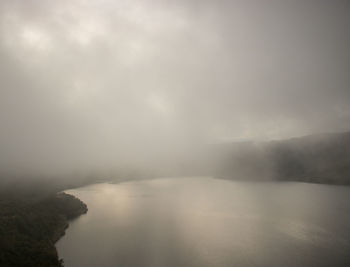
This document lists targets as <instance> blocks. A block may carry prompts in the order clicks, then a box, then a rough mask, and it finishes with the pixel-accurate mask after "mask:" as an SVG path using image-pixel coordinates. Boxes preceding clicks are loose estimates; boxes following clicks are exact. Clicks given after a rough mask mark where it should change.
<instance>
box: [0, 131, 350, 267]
mask: <svg viewBox="0 0 350 267" xmlns="http://www.w3.org/2000/svg"><path fill="white" fill-rule="evenodd" d="M172 175H174V176H185V175H197V176H198V175H210V176H214V177H217V178H225V179H232V180H233V179H235V180H259V181H261V180H278V181H302V182H312V183H327V184H342V185H350V133H338V134H321V135H311V136H306V137H301V138H294V139H290V140H282V141H271V142H260V143H253V142H239V143H230V144H220V145H212V146H210V147H209V148H205V149H203V151H201V152H200V153H198V154H197V156H196V157H194V158H192V159H191V158H190V159H188V158H186V159H184V161H183V162H182V163H181V164H180V163H178V166H177V167H176V168H174V169H167V168H162V169H160V170H155V169H152V170H146V171H143V170H127V171H125V170H124V171H123V172H122V171H119V172H118V171H117V172H116V173H115V175H112V176H108V178H107V177H106V176H103V175H100V174H94V175H91V176H89V177H87V178H86V177H84V176H80V178H79V177H78V178H76V179H71V177H66V178H60V179H55V178H47V179H46V178H43V177H41V178H33V177H25V178H23V177H19V178H18V177H15V176H10V175H9V174H5V173H3V174H2V175H0V176H1V177H0V266H6V267H11V266H20V267H27V266H45V267H46V266H47V267H50V266H62V265H63V262H62V261H60V260H59V259H58V256H57V251H56V248H55V242H56V241H57V240H58V239H59V238H60V237H61V236H62V235H63V234H64V231H65V229H66V228H67V227H68V220H70V219H73V218H75V217H77V216H79V215H81V214H83V213H85V212H86V211H87V207H86V205H85V204H84V203H82V202H81V201H80V200H79V199H77V198H75V197H73V196H70V195H67V194H64V193H57V192H60V191H62V190H64V189H67V188H73V187H79V186H82V185H85V184H89V183H94V182H101V181H111V179H113V178H114V179H115V181H117V182H118V181H119V182H120V181H124V180H130V179H135V178H136V179H137V178H140V177H141V178H142V177H143V178H146V177H161V176H172Z"/></svg>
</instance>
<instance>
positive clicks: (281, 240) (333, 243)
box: [57, 177, 350, 267]
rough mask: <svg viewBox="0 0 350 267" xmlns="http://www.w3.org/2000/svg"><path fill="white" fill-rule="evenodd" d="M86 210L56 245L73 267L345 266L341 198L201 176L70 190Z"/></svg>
mask: <svg viewBox="0 0 350 267" xmlns="http://www.w3.org/2000/svg"><path fill="white" fill-rule="evenodd" d="M69 193H71V194H74V195H76V196H77V197H79V198H80V199H82V200H83V201H84V202H86V203H87V205H88V207H89V212H88V214H87V215H84V216H82V217H80V218H79V219H78V220H76V221H74V222H73V223H72V224H71V226H70V228H69V229H68V231H67V234H66V236H64V237H63V238H62V239H61V240H60V241H59V242H58V244H57V248H58V251H59V255H60V256H61V257H63V258H64V261H65V265H66V266H67V267H73V266H87V267H89V266H106V267H107V266H133V267H137V266H155V267H157V266H167V267H171V266H204V267H205V266H350V256H349V255H348V253H347V252H348V251H350V229H349V226H348V225H350V224H349V223H350V190H349V188H346V187H335V186H324V185H311V184H303V183H242V182H231V181H225V180H218V179H212V178H206V177H194V178H167V179H154V180H147V181H139V182H127V183H121V184H98V185H92V186H88V187H84V188H80V189H75V190H70V191H69Z"/></svg>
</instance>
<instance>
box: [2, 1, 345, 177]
mask: <svg viewBox="0 0 350 267" xmlns="http://www.w3.org/2000/svg"><path fill="white" fill-rule="evenodd" d="M349 12H350V4H349V2H348V1H340V0H335V1H334V0H328V1H268V0H265V1H258V0H256V1H225V0H223V1H206V0H204V1H196V0H186V1H185V0H177V1H171V0H166V1H160V0H159V1H157V0H154V1H150V0H146V1H145V0H142V1H141V0H129V1H112V0H110V1H109V0H74V1H68V0H61V1H39V0H26V1H21V0H2V1H1V2H0V127H1V128H0V129H1V130H0V168H1V169H2V170H3V171H7V172H23V173H29V172H33V173H45V174H50V175H54V174H58V173H67V172H72V171H76V170H78V171H81V170H83V171H91V170H95V169H108V170H110V169H114V168H118V167H120V166H145V165H146V166H148V165H153V164H155V163H158V164H159V163H161V162H162V163H163V162H166V161H176V159H178V158H182V157H183V156H184V155H188V153H190V152H192V151H195V150H197V148H198V147H201V146H203V145H205V144H212V143H221V142H231V141H236V140H272V139H283V138H289V137H294V136H302V135H306V134H311V133H321V132H337V131H345V130H349V129H350V105H349V104H350V90H349V83H350V75H349V64H350V52H349V47H350V37H349V32H348V31H349V28H350V17H349Z"/></svg>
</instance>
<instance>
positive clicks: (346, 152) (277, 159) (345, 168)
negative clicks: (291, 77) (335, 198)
mask: <svg viewBox="0 0 350 267" xmlns="http://www.w3.org/2000/svg"><path fill="white" fill-rule="evenodd" d="M211 153H212V156H211V157H210V159H209V161H211V163H209V164H210V165H211V170H210V172H211V174H213V175H214V176H217V177H221V178H226V179H241V180H281V181H303V182H312V183H328V184H343V185H350V132H346V133H331V134H317V135H309V136H304V137H299V138H293V139H289V140H281V141H270V142H258V143H254V142H238V143H228V144H227V143H226V144H220V145H214V146H212V148H211Z"/></svg>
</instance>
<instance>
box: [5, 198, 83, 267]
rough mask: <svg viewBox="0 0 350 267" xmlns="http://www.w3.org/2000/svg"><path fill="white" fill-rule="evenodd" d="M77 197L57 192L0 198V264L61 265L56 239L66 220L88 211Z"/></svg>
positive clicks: (63, 228)
mask: <svg viewBox="0 0 350 267" xmlns="http://www.w3.org/2000/svg"><path fill="white" fill-rule="evenodd" d="M87 210H88V209H87V206H86V204H84V203H83V202H82V201H81V200H79V199H78V198H76V197H74V196H72V195H68V194H66V193H57V194H52V195H49V196H44V197H42V198H39V199H38V198H35V199H32V198H30V196H28V197H27V198H21V199H15V198H1V199H0V235H1V240H0V266H8V267H12V266H47V267H61V266H63V264H62V263H63V261H62V260H59V258H58V254H57V250H56V247H55V243H56V242H57V241H58V240H59V239H60V238H61V237H62V236H63V235H64V234H65V230H66V229H67V228H68V226H69V220H71V219H74V218H76V217H78V216H80V215H82V214H85V213H86V212H87Z"/></svg>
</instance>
